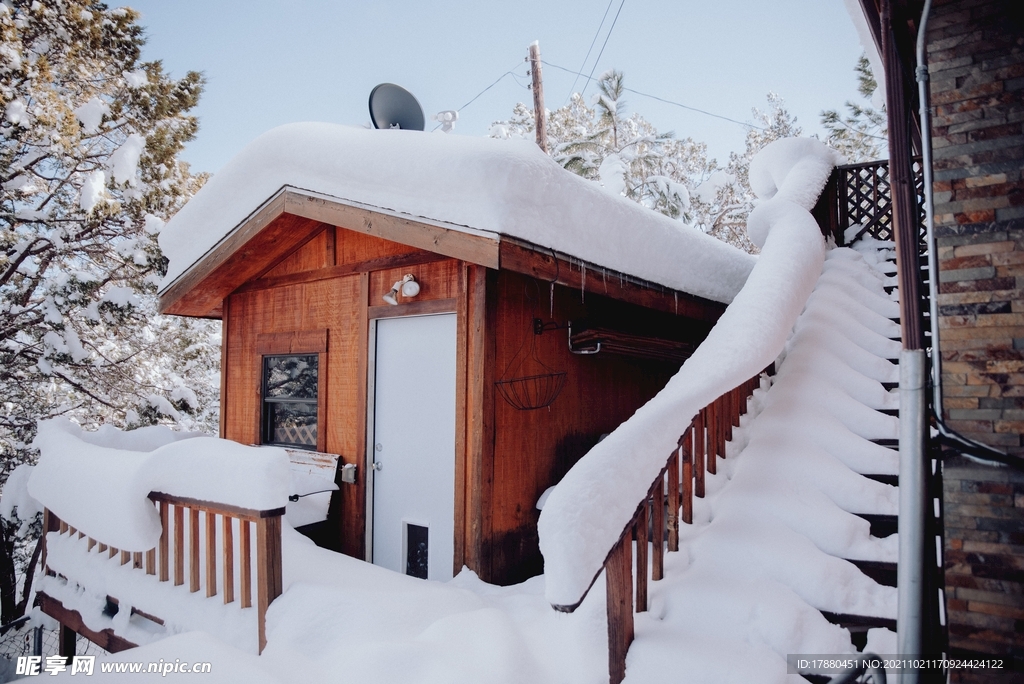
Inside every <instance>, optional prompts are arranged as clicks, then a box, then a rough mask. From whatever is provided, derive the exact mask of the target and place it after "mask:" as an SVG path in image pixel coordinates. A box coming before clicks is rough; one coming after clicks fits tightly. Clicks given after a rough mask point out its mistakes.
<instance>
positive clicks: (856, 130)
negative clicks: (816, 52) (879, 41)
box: [821, 55, 889, 163]
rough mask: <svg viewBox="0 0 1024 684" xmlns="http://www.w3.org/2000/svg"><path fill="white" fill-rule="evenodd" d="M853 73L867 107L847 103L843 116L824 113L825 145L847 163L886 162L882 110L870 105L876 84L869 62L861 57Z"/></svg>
mask: <svg viewBox="0 0 1024 684" xmlns="http://www.w3.org/2000/svg"><path fill="white" fill-rule="evenodd" d="M854 71H856V72H857V84H858V85H857V91H858V92H859V93H860V94H861V96H862V97H863V98H864V99H865V100H867V102H868V104H858V103H856V102H852V101H849V100H847V102H846V114H845V116H844V115H842V114H840V113H839V112H838V111H837V110H835V109H829V110H825V111H823V112H822V113H821V125H822V127H824V128H825V130H826V131H828V135H827V136H826V138H825V142H826V143H827V144H828V145H829V146H830V147H834V148H835V149H836V150H838V151H839V152H840V153H841V154H842V155H843V156H844V157H846V159H847V161H849V162H850V163H856V162H864V161H874V160H876V159H885V158H887V157H888V156H889V149H888V147H889V145H888V136H887V135H886V117H885V107H884V106H881V107H880V108H878V109H875V108H874V107H872V106H871V104H870V102H871V100H872V97H873V96H874V95H875V92H876V91H877V90H878V82H877V81H875V76H874V74H873V73H871V63H870V62H868V58H867V57H865V56H864V55H861V56H860V59H858V60H857V66H855V67H854Z"/></svg>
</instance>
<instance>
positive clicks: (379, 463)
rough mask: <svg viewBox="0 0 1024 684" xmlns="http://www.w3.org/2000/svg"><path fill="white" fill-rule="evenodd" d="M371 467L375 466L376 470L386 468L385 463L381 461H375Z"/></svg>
mask: <svg viewBox="0 0 1024 684" xmlns="http://www.w3.org/2000/svg"><path fill="white" fill-rule="evenodd" d="M370 467H371V468H373V469H374V470H384V464H383V463H381V462H380V461H374V463H373V465H372V466H370Z"/></svg>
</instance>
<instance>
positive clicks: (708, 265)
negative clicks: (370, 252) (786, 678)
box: [160, 123, 756, 302]
mask: <svg viewBox="0 0 1024 684" xmlns="http://www.w3.org/2000/svg"><path fill="white" fill-rule="evenodd" d="M286 186H287V187H291V188H296V189H299V190H305V191H311V192H314V193H318V194H321V195H326V196H328V197H330V198H332V199H336V200H338V201H341V202H349V203H358V204H359V205H361V206H367V207H369V208H373V209H379V210H383V211H387V212H397V213H399V214H402V215H407V216H410V217H414V218H418V219H426V220H429V221H437V222H442V223H444V224H446V225H447V226H448V227H450V228H453V229H455V230H466V229H475V230H478V231H485V232H487V233H490V234H492V235H494V236H495V237H496V236H497V234H500V235H508V236H513V237H516V238H519V239H522V240H526V241H529V242H531V243H534V244H536V245H540V246H542V247H547V248H551V249H555V250H558V251H560V252H564V253H566V254H570V255H572V256H574V257H576V258H579V259H582V260H584V261H589V262H591V263H594V264H597V265H599V266H602V267H605V268H610V269H614V270H617V271H622V272H624V273H627V274H630V275H633V276H637V277H640V278H644V279H647V280H651V281H653V282H656V283H659V284H661V285H665V286H667V287H672V288H675V289H678V290H682V291H684V292H689V293H692V294H695V295H699V296H702V297H707V298H708V299H712V300H715V301H719V302H728V301H731V300H732V298H733V297H734V296H735V294H736V293H737V292H738V291H739V289H740V288H741V287H742V286H743V283H744V281H745V280H746V278H747V275H748V274H749V273H750V271H751V269H752V268H753V265H754V262H755V261H756V259H755V258H754V257H751V256H750V255H748V254H746V253H744V252H741V251H740V250H738V249H736V248H734V247H732V246H730V245H727V244H725V243H723V242H721V241H719V240H717V239H715V238H712V237H710V236H708V235H705V234H704V233H702V232H700V231H698V230H696V229H692V228H689V227H687V226H685V225H683V224H681V223H680V222H679V221H675V220H673V219H670V218H668V217H666V216H663V215H662V214H659V213H657V212H654V211H651V210H650V209H646V208H644V207H641V206H640V205H638V204H636V203H635V202H631V201H629V200H627V199H625V198H622V197H614V196H612V195H611V194H609V193H608V192H607V191H606V190H604V189H602V187H601V186H600V185H598V184H597V183H594V182H591V181H588V180H585V179H583V178H580V177H579V176H577V175H575V174H573V173H571V172H569V171H566V170H565V169H563V168H561V167H560V166H559V165H558V164H556V163H555V162H554V161H552V160H551V158H550V157H548V156H547V155H545V154H544V153H542V152H541V151H540V150H539V149H538V148H537V146H536V145H534V144H533V143H531V142H528V141H523V140H496V139H492V138H473V137H468V136H457V135H424V134H423V133H421V132H418V131H399V130H368V129H363V128H353V127H348V126H340V125H335V124H322V123H301V124H289V125H287V126H281V127H279V128H275V129H273V130H271V131H269V132H268V133H265V134H264V135H262V136H260V137H259V138H257V139H256V140H255V141H253V142H252V143H250V144H249V145H248V146H247V147H246V148H245V149H244V150H242V152H240V153H239V154H238V155H237V156H236V157H235V158H234V159H233V160H231V161H230V162H229V163H228V164H227V165H226V166H225V167H224V168H223V169H221V170H220V171H219V172H218V173H217V174H215V175H214V177H213V178H211V179H210V180H209V181H208V182H207V183H206V185H205V186H204V187H203V188H202V190H200V191H199V192H198V193H197V194H196V196H195V197H193V198H192V199H191V200H190V201H189V203H188V204H186V205H185V207H183V208H182V209H181V210H180V211H179V212H178V213H177V214H176V215H175V216H174V218H173V219H172V220H171V221H170V223H168V224H167V226H166V227H165V228H164V229H163V230H162V231H161V233H160V247H161V248H162V249H163V252H164V254H165V255H166V256H167V257H168V259H170V264H169V266H168V270H167V276H166V277H165V279H164V281H163V285H162V287H163V288H166V287H167V286H169V285H170V284H171V283H172V282H174V281H175V280H176V279H177V278H178V277H179V276H181V275H182V274H183V273H184V272H185V271H186V270H188V268H189V267H191V266H192V264H194V263H195V262H196V261H197V260H198V259H200V258H201V257H202V256H203V255H204V254H205V253H206V252H207V251H209V250H210V249H211V248H213V247H214V246H215V245H217V244H218V243H219V242H220V241H221V240H223V239H224V238H225V237H226V236H227V235H228V234H230V233H231V231H233V230H234V229H235V228H236V227H237V226H238V225H239V224H240V223H241V222H242V221H244V220H245V219H246V218H247V217H248V216H249V215H250V214H251V213H252V212H254V211H255V210H256V209H257V208H259V207H260V206H261V205H262V204H263V203H265V202H266V201H267V200H268V199H270V198H271V197H272V196H273V195H274V194H275V193H277V192H278V191H279V190H281V189H282V188H283V187H286Z"/></svg>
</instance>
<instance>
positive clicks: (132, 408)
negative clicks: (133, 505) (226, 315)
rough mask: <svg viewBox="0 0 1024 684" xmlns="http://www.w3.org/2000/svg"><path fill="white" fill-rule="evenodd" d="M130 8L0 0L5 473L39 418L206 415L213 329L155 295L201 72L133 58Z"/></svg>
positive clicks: (211, 403)
mask: <svg viewBox="0 0 1024 684" xmlns="http://www.w3.org/2000/svg"><path fill="white" fill-rule="evenodd" d="M137 19H138V15H137V13H136V12H135V11H134V10H131V9H128V8H119V9H109V8H108V7H107V6H106V5H104V4H102V3H101V2H98V1H96V0H55V1H53V2H46V3H42V2H38V1H33V0H8V1H7V2H6V3H5V4H0V113H2V116H3V119H2V121H0V396H2V399H0V406H2V410H0V457H2V459H3V472H2V473H0V477H2V478H3V479H6V474H7V473H8V472H10V470H11V469H12V468H13V467H14V466H15V465H16V464H18V463H22V462H28V461H31V460H32V459H33V458H34V454H33V452H32V449H31V446H30V442H31V440H32V438H33V435H34V433H35V425H36V421H37V420H38V419H43V418H48V417H52V416H57V415H65V416H70V417H73V418H74V419H76V420H78V421H79V422H80V423H83V424H87V425H88V424H95V423H97V422H103V421H107V422H114V423H117V424H119V425H121V426H127V427H132V426H137V425H142V424H146V423H152V422H156V421H158V420H164V421H167V420H177V419H180V420H181V421H182V422H184V423H186V424H188V425H190V426H191V425H198V426H200V427H202V426H208V425H210V424H211V423H212V422H213V421H214V420H215V418H216V409H217V406H216V391H215V389H214V388H215V386H216V375H217V362H218V351H217V344H218V340H217V338H216V335H217V334H219V331H218V330H217V328H216V327H211V325H210V324H207V323H196V322H193V321H188V320H184V319H171V318H165V317H160V316H157V315H156V308H155V307H156V297H155V292H156V284H157V283H158V282H159V281H160V278H161V276H162V274H163V273H164V271H165V270H166V260H165V259H164V258H163V256H162V255H161V253H160V250H159V248H158V246H157V243H156V234H157V233H158V232H159V230H160V227H161V226H162V225H163V220H164V219H166V218H167V217H168V216H170V215H171V214H173V212H174V211H175V210H176V209H177V207H179V206H180V205H181V204H182V203H183V201H184V200H185V199H187V198H188V197H189V196H190V195H191V194H192V193H193V192H194V191H195V190H196V189H197V188H198V187H199V185H201V183H202V181H203V178H201V177H200V178H195V177H193V176H191V175H190V174H189V172H188V168H187V165H185V164H184V163H182V162H180V161H178V159H177V155H178V154H179V152H180V151H181V150H182V147H183V146H184V144H185V143H186V142H187V141H188V140H190V139H191V138H192V137H193V136H194V135H195V132H196V129H197V121H196V119H195V117H194V116H192V115H190V114H189V112H190V110H192V108H194V107H195V105H196V104H197V102H198V99H199V96H200V93H201V92H202V87H203V78H202V76H201V75H200V74H198V73H195V72H190V73H188V74H187V75H186V76H185V77H184V78H182V79H179V80H175V79H172V78H170V77H169V76H168V75H167V74H166V73H165V72H164V71H163V68H162V66H161V63H160V62H142V61H141V59H140V51H141V48H142V45H143V42H144V38H143V30H142V27H140V26H139V25H138V23H137ZM0 555H2V554H0ZM0 574H2V573H0ZM0 583H2V577H0ZM9 617H10V616H8V615H6V614H5V615H3V620H4V621H6V620H7V619H8V618H9Z"/></svg>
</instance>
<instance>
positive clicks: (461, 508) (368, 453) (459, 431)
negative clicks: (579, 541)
mask: <svg viewBox="0 0 1024 684" xmlns="http://www.w3.org/2000/svg"><path fill="white" fill-rule="evenodd" d="M459 272H460V274H461V273H462V269H461V268H460V270H459ZM459 280H460V282H459V285H460V288H459V296H458V297H456V298H455V299H443V300H435V302H436V303H435V302H427V303H428V304H431V306H430V307H429V308H427V307H423V306H420V304H421V303H420V302H416V303H409V304H399V305H398V306H388V307H371V308H369V309H368V311H367V325H366V338H365V339H366V353H365V359H366V392H365V395H366V398H365V402H364V404H363V410H364V414H365V419H366V420H365V423H364V424H365V426H366V435H365V438H364V440H363V442H364V444H365V448H364V449H363V452H364V453H363V459H362V461H363V465H362V467H363V472H364V473H365V475H364V478H363V483H364V486H363V491H364V492H365V496H364V501H363V517H364V521H365V524H364V525H363V528H364V536H363V546H364V550H363V560H365V561H366V562H367V563H372V562H373V489H374V479H373V478H371V477H370V472H371V470H373V457H374V446H375V445H374V411H375V405H376V375H377V322H378V321H380V320H384V319H388V318H414V317H422V316H433V315H438V314H455V503H454V508H453V511H452V515H453V516H454V517H453V520H454V529H455V539H454V540H453V549H454V554H453V558H452V563H453V570H452V574H453V576H454V575H457V574H458V573H459V571H460V570H461V569H462V566H463V564H464V559H463V549H464V548H465V536H464V529H463V528H464V520H465V505H464V501H465V487H466V484H465V472H466V467H465V460H466V448H465V439H464V437H463V435H465V433H466V416H465V410H464V407H465V403H466V400H465V384H466V380H465V368H466V348H465V344H464V338H465V334H464V329H465V327H466V324H465V311H464V309H465V306H464V305H463V304H462V302H463V301H464V300H465V294H464V290H463V288H462V287H461V286H462V284H463V281H464V279H463V278H461V277H460V279H459ZM380 314H383V315H380Z"/></svg>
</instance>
